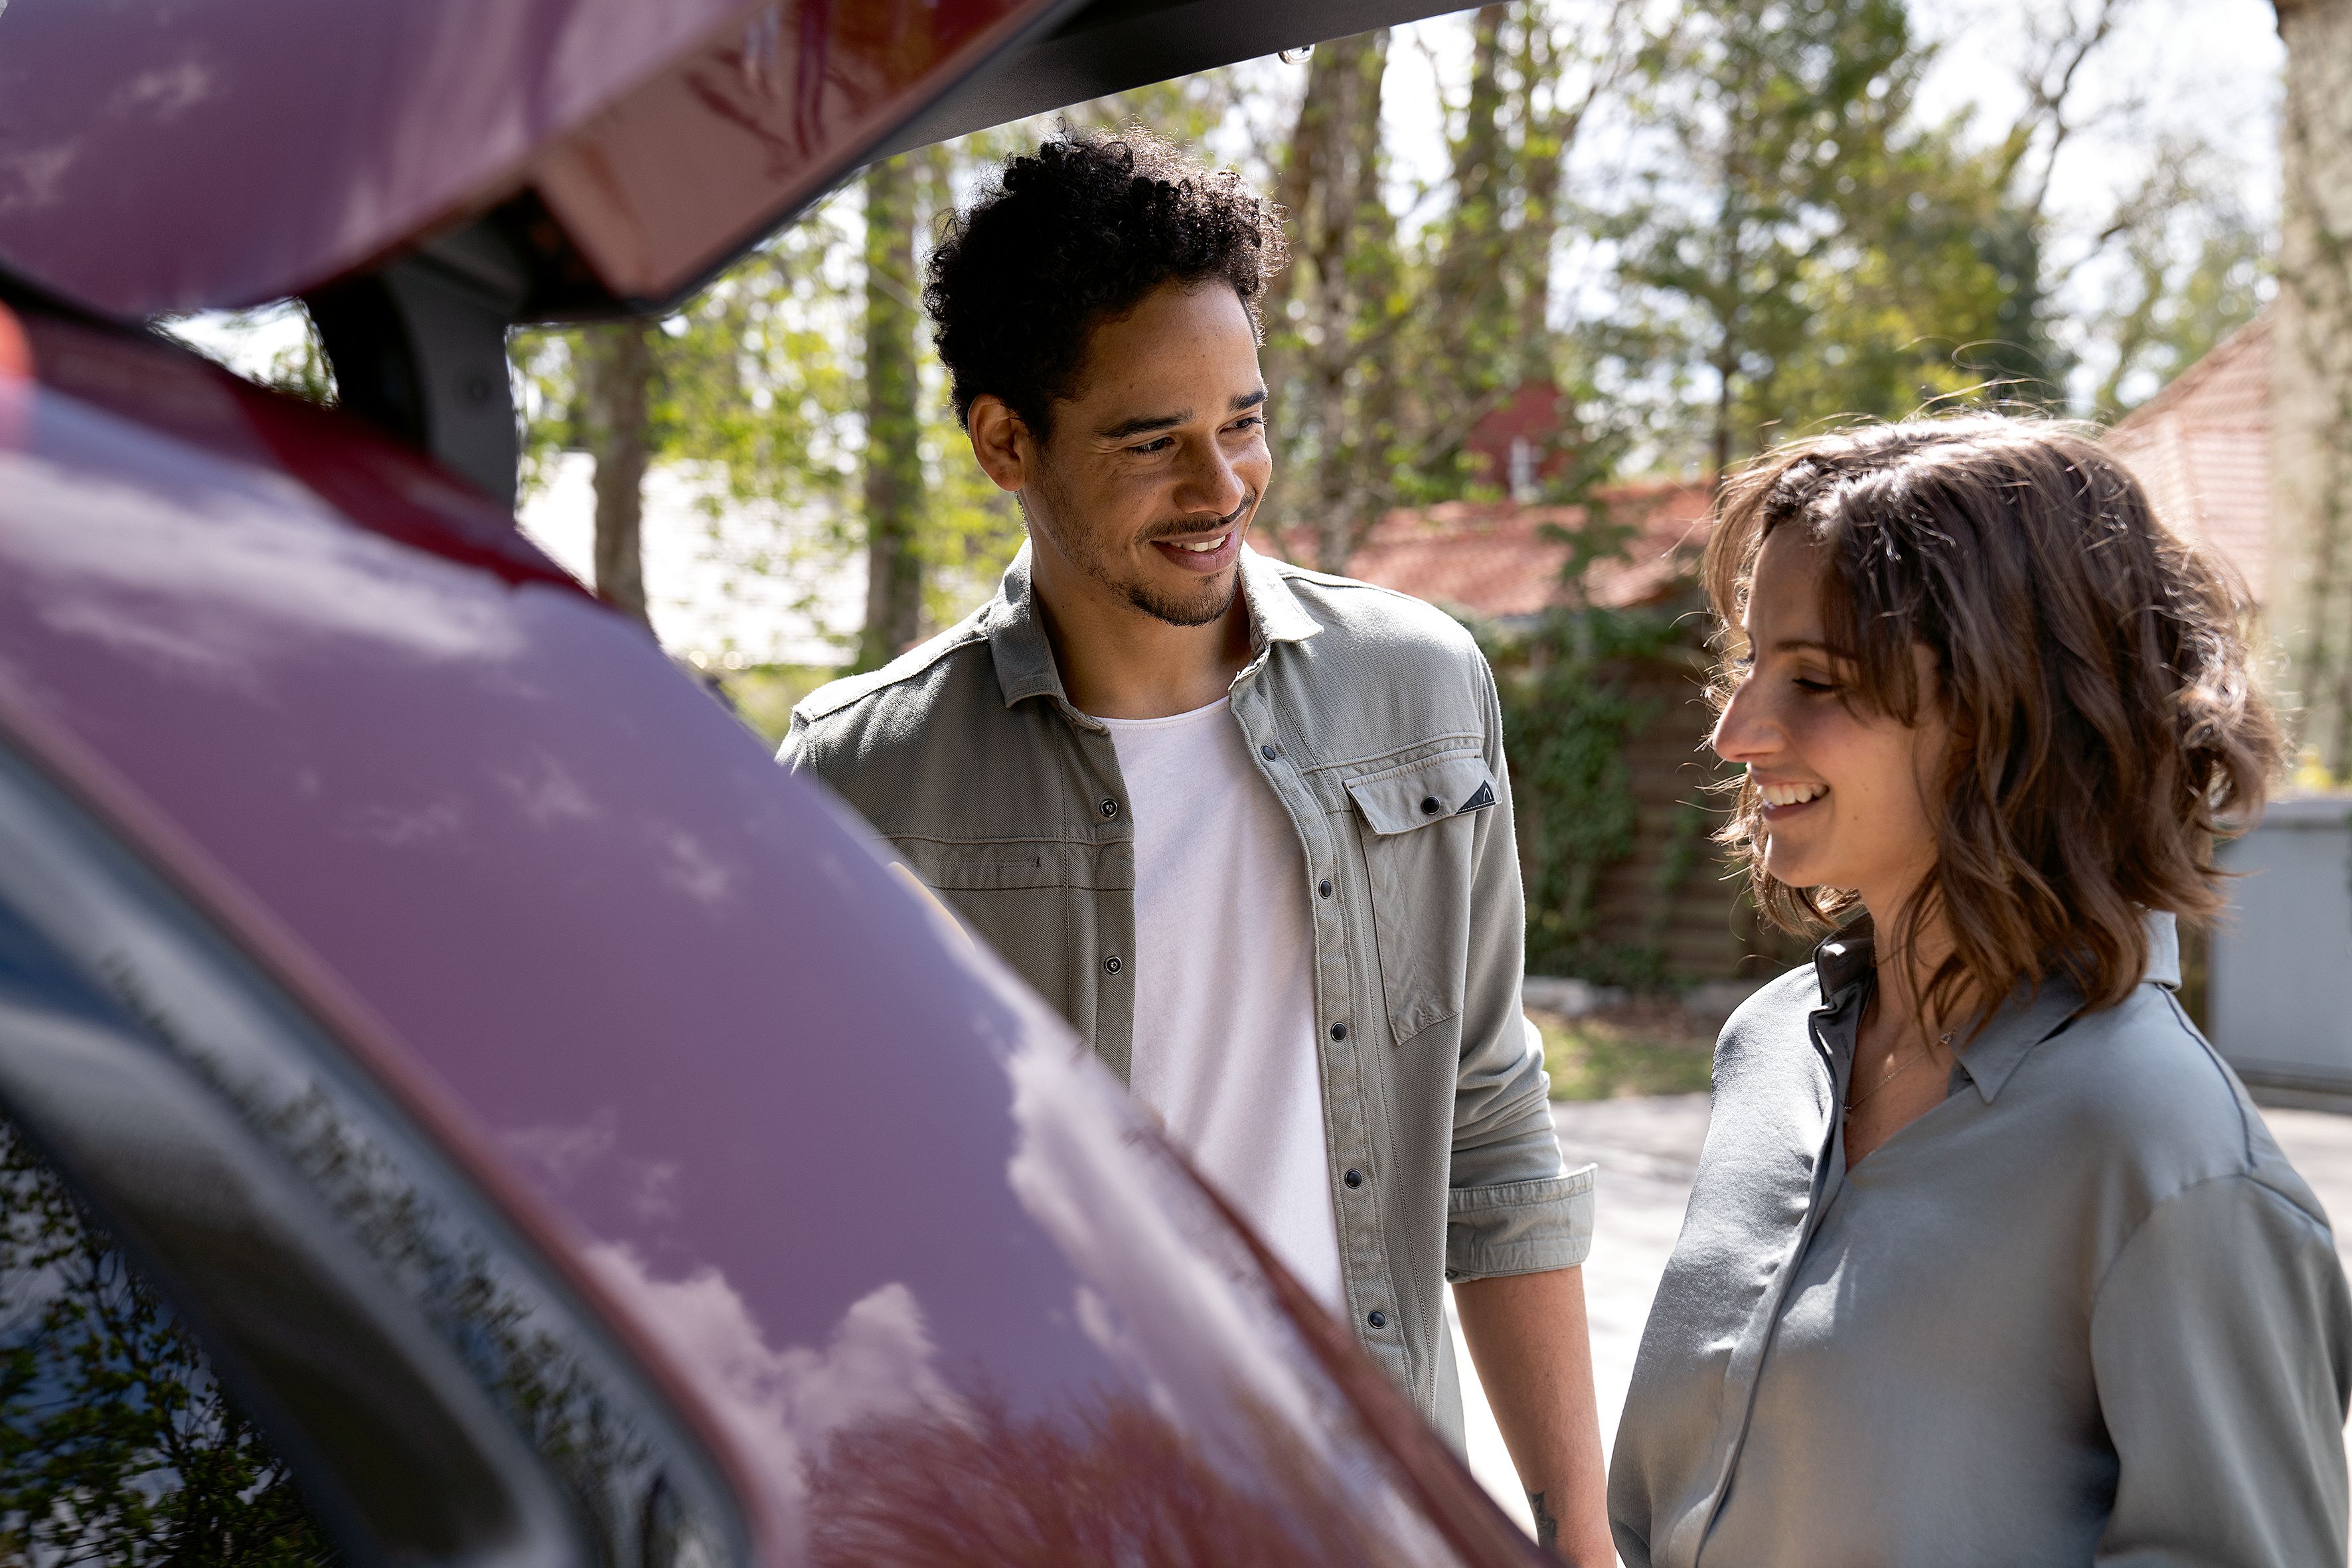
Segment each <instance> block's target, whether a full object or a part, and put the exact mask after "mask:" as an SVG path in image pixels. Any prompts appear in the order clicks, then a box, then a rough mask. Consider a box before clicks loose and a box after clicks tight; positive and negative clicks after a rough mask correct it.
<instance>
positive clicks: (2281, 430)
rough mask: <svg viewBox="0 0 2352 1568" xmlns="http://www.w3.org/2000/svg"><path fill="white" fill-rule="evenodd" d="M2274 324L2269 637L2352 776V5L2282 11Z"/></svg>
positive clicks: (2327, 750) (2322, 3)
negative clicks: (2283, 93) (2282, 108)
mask: <svg viewBox="0 0 2352 1568" xmlns="http://www.w3.org/2000/svg"><path fill="white" fill-rule="evenodd" d="M2278 16H2279V35H2280V37H2282V38H2283V39H2284V41H2285V44H2286V61H2287V63H2286V105H2285V113H2284V117H2283V119H2282V122H2281V129H2280V141H2281V145H2280V153H2281V158H2280V163H2281V173H2282V175H2283V179H2282V181H2281V191H2280V197H2281V200H2280V225H2279V228H2280V233H2279V258H2278V299H2277V302H2276V305H2275V306H2274V309H2275V310H2277V313H2278V314H2277V319H2276V321H2275V323H2274V324H2273V329H2272V336H2271V342H2272V344H2273V348H2272V354H2271V375H2272V385H2271V401H2272V430H2271V470H2272V489H2273V496H2272V524H2271V542H2270V559H2269V565H2268V575H2269V582H2268V583H2267V584H2254V585H2253V586H2254V588H2255V591H2256V592H2257V593H2258V594H2261V595H2263V610H2264V619H2265V620H2266V622H2267V623H2268V626H2267V630H2268V632H2269V634H2270V636H2271V637H2273V638H2274V639H2275V640H2276V643H2277V645H2278V646H2279V647H2280V648H2281V649H2283V650H2284V654H2285V656H2286V658H2285V669H2284V677H2285V679H2284V682H2283V685H2284V689H2283V690H2282V691H2280V693H2279V697H2280V700H2281V701H2282V704H2283V705H2284V706H2286V707H2288V708H2290V709H2293V708H2300V709H2301V710H2302V721H2301V726H2300V730H2301V740H2302V742H2303V743H2304V744H2305V746H2307V747H2310V748H2312V749H2314V750H2315V751H2316V752H2318V753H2319V756H2320V759H2321V760H2322V762H2324V763H2326V767H2327V770H2328V771H2329V772H2330V773H2334V774H2336V777H2338V778H2339V779H2340V778H2343V777H2344V776H2345V775H2346V774H2347V773H2352V592H2348V591H2347V590H2352V539H2347V531H2352V0H2279V5H2278Z"/></svg>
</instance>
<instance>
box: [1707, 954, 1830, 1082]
mask: <svg viewBox="0 0 2352 1568" xmlns="http://www.w3.org/2000/svg"><path fill="white" fill-rule="evenodd" d="M1822 1005H1824V999H1823V997H1822V981H1821V977H1820V975H1819V973H1817V972H1816V971H1815V969H1814V966H1813V965H1811V964H1810V963H1804V964H1799V965H1798V966H1797V967H1796V968H1794V969H1791V970H1790V971H1789V972H1788V973H1786V974H1782V975H1780V976H1778V977H1777V978H1775V979H1772V980H1769V981H1767V982H1766V983H1765V984H1762V985H1761V986H1759V987H1758V988H1757V989H1756V991H1755V992H1754V993H1753V994H1751V995H1749V996H1748V1000H1746V1001H1745V1002H1742V1003H1741V1004H1740V1005H1738V1008H1736V1009H1735V1010H1734V1011H1733V1013H1732V1015H1731V1016H1730V1017H1729V1018H1727V1019H1726V1020H1725V1021H1724V1026H1723V1029H1722V1032H1721V1033H1720V1034H1718V1035H1717V1037H1716V1041H1715V1081H1716V1086H1717V1089H1718V1090H1720V1089H1722V1087H1723V1086H1724V1084H1725V1082H1726V1080H1727V1079H1738V1078H1740V1077H1743V1076H1746V1075H1748V1074H1749V1073H1752V1072H1756V1071H1759V1070H1761V1071H1769V1070H1771V1069H1773V1068H1786V1067H1789V1066H1794V1065H1801V1066H1802V1067H1803V1068H1804V1069H1805V1070H1806V1071H1807V1072H1808V1073H1811V1071H1812V1070H1813V1068H1814V1067H1815V1065H1816V1063H1817V1060H1818V1058H1817V1057H1816V1054H1815V1052H1814V1049H1813V1037H1812V1016H1813V1015H1814V1014H1815V1013H1817V1012H1819V1011H1820V1010H1821V1009H1822Z"/></svg>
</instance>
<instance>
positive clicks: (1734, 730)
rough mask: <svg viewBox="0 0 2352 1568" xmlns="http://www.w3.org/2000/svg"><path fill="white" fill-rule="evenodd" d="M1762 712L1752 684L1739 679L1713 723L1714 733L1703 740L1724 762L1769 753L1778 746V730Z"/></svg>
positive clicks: (1750, 759)
mask: <svg viewBox="0 0 2352 1568" xmlns="http://www.w3.org/2000/svg"><path fill="white" fill-rule="evenodd" d="M1764 709H1765V704H1764V702H1763V700H1762V699H1761V697H1760V696H1759V694H1758V692H1757V690H1756V683H1755V682H1754V681H1752V680H1742V681H1741V682H1740V683H1739V684H1738V686H1735V687H1733V688H1732V690H1731V700H1730V701H1728V702H1727V703H1725V704H1724V707H1723V711H1722V713H1721V714H1720V715H1718V716H1717V719H1716V721H1715V733H1714V734H1712V735H1710V736H1708V737H1707V744H1709V745H1711V746H1713V747H1714V748H1715V754H1716V755H1717V756H1718V757H1721V758H1722V759H1723V760H1724V761H1725V762H1727V763H1754V762H1758V761H1760V760H1761V759H1763V758H1764V757H1766V756H1767V755H1769V754H1770V752H1772V750H1773V748H1774V747H1775V746H1777V745H1778V744H1779V743H1780V731H1779V729H1778V727H1777V726H1775V725H1774V724H1773V723H1772V722H1771V721H1770V716H1769V714H1768V713H1766V712H1765V711H1764Z"/></svg>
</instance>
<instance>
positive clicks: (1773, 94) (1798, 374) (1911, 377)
mask: <svg viewBox="0 0 2352 1568" xmlns="http://www.w3.org/2000/svg"><path fill="white" fill-rule="evenodd" d="M1927 58H1928V57H1927V51H1926V50H1925V49H1924V48H1922V47H1920V46H1919V45H1918V44H1917V43H1916V40H1915V39H1914V37H1913V36H1912V31H1911V24H1910V17H1909V15H1908V13H1907V11H1906V7H1905V6H1904V5H1901V4H1898V3H1896V0H1803V3H1790V4H1784V5H1770V6H1755V5H1745V4H1740V3H1738V0H1699V3H1694V4H1689V5H1684V6H1682V7H1680V8H1679V10H1678V12H1677V14H1676V15H1675V17H1674V18H1673V21H1672V23H1671V24H1670V25H1668V26H1664V27H1662V29H1661V31H1660V32H1659V34H1658V35H1657V36H1656V37H1655V38H1654V40H1653V41H1652V43H1651V45H1650V46H1649V47H1648V48H1647V49H1646V51H1645V52H1644V55H1643V72H1642V76H1641V87H1642V96H1641V98H1640V100H1639V107H1640V112H1641V114H1642V116H1643V120H1644V121H1647V122H1649V123H1651V124H1653V125H1654V126H1655V127H1656V128H1657V130H1658V131H1660V132H1663V134H1662V135H1660V136H1658V137H1657V138H1656V139H1655V141H1654V146H1655V148H1656V149H1657V151H1656V153H1655V154H1654V157H1653V159H1652V161H1651V162H1650V163H1648V165H1647V166H1646V167H1644V168H1643V170H1642V171H1641V178H1640V180H1639V181H1638V183H1637V184H1636V186H1635V193H1634V195H1633V198H1632V199H1631V200H1630V201H1628V202H1626V203H1625V204H1624V205H1622V206H1621V207H1620V208H1619V209H1618V210H1617V211H1616V212H1615V213H1613V214H1612V215H1610V216H1609V217H1608V218H1607V220H1606V232H1608V233H1610V234H1612V236H1613V237H1616V238H1617V240H1618V241H1619V243H1620V244H1621V246H1622V251H1621V258H1622V260H1621V266H1620V278H1621V281H1622V285H1623V287H1624V297H1623V310H1624V311H1625V314H1624V315H1623V316H1622V318H1621V320H1620V321H1619V322H1618V323H1617V327H1616V333H1615V335H1614V340H1613V341H1614V343H1615V345H1616V347H1617V350H1618V352H1619V353H1620V354H1621V355H1622V356H1623V357H1625V358H1627V359H1628V360H1629V361H1631V362H1633V363H1634V364H1635V365H1637V366H1638V367H1639V368H1640V369H1641V370H1643V371H1644V372H1646V373H1648V374H1650V375H1652V376H1653V378H1655V376H1656V373H1657V371H1658V369H1659V367H1660V366H1661V365H1664V366H1669V367H1672V371H1671V374H1670V375H1669V376H1668V377H1667V378H1666V379H1665V382H1664V384H1665V385H1667V386H1668V387H1670V388H1671V389H1673V395H1674V396H1675V397H1676V398H1677V399H1683V400H1695V399H1696V398H1699V397H1702V396H1705V397H1708V398H1711V400H1712V402H1713V404H1714V406H1713V409H1712V411H1711V412H1712V419H1711V420H1710V421H1709V424H1710V426H1711V429H1710V430H1709V433H1708V437H1707V440H1706V458H1705V461H1706V467H1707V468H1710V469H1712V470H1720V469H1723V468H1727V467H1728V466H1729V465H1730V464H1732V463H1733V462H1735V461H1737V460H1738V458H1742V457H1745V456H1747V455H1748V453H1750V452H1752V451H1755V450H1757V449H1759V447H1762V446H1763V445H1765V444H1767V443H1768V442H1769V440H1772V439H1776V438H1778V437H1780V436H1781V435H1783V434H1788V433H1793V432H1797V431H1801V430H1803V429H1805V428H1807V427H1808V426H1814V425H1818V424H1820V423H1821V422H1822V421H1825V420H1829V419H1832V418H1835V417H1839V416H1853V415H1866V416H1879V417H1900V416H1904V415H1906V414H1910V413H1913V412H1915V411H1916V410H1917V409H1919V408H1920V407H1922V406H1924V405H1930V404H1934V403H1937V402H1941V401H1946V400H1948V399H1950V398H1953V397H1955V396H1959V395H1971V394H1976V393H1979V392H1981V391H1990V392H1991V393H1992V395H2012V396H2013V395H2016V393H2017V392H2018V391H2019V390H2020V388H2022V389H2023V390H2025V391H2026V392H2027V394H2028V395H2041V393H2042V391H2043V389H2044V383H2045V379H2046V377H2047V376H2048V374H2049V370H2048V362H2049V358H2050V356H2049V354H2048V353H2047V342H2046V337H2045V335H2044V334H2043V333H2042V328H2041V322H2040V321H2039V320H2038V315H2037V310H2036V300H2037V294H2036V286H2037V284H2038V281H2039V267H2038V252H2036V251H2035V249H2034V243H2035V238H2036V237H2035V236H2034V235H2033V234H2032V232H2031V227H2030V226H2025V225H2021V224H2020V223H2018V222H2017V221H2015V220H2014V217H2013V215H2012V214H2011V212H2010V210H2009V207H2008V204H2007V198H2006V196H2005V195H2004V190H2003V185H2004V182H2005V181H2006V180H2007V178H2008V175H2009V165H2008V163H2006V162H2004V160H2003V159H2002V158H2001V156H2000V154H1999V153H1998V151H1994V152H1980V153H1971V152H1969V151H1968V150H1966V148H1965V145H1964V142H1963V137H1962V131H1963V129H1964V126H1963V123H1961V122H1955V123H1952V124H1947V125H1923V124H1921V123H1919V122H1918V121H1916V117H1915V115H1914V113H1913V110H1912V99H1913V95H1914V92H1915V90H1916V87H1917V84H1918V81H1919V78H1920V75H1921V73H1922V71H1923V70H1924V68H1925V67H1926V64H1927Z"/></svg>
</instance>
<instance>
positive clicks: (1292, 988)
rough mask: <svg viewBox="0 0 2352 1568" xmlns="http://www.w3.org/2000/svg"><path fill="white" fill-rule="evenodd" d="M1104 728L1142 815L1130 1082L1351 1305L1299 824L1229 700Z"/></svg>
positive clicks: (1267, 1234)
mask: <svg viewBox="0 0 2352 1568" xmlns="http://www.w3.org/2000/svg"><path fill="white" fill-rule="evenodd" d="M1102 722H1104V723H1105V724H1108V726H1109V727H1110V732H1111V739H1112V741H1113V742H1115V743H1116V744H1117V746H1118V768H1119V772H1120V773H1122V774H1123V775H1125V777H1126V780H1127V793H1128V802H1129V817H1130V819H1131V820H1132V821H1133V822H1134V824H1135V943H1136V952H1135V1048H1134V1054H1133V1058H1132V1063H1131V1066H1130V1068H1129V1075H1128V1079H1129V1088H1130V1089H1131V1090H1132V1091H1133V1093H1134V1095H1135V1096H1136V1098H1137V1099H1139V1100H1142V1101H1143V1102H1144V1103H1145V1104H1146V1105H1149V1106H1150V1107H1151V1109H1152V1110H1154V1111H1156V1112H1158V1113H1159V1116H1160V1121H1162V1122H1163V1123H1165V1124H1166V1126H1167V1129H1168V1131H1169V1134H1170V1136H1171V1138H1173V1140H1174V1141H1175V1142H1176V1145H1177V1147H1179V1148H1181V1149H1182V1150H1183V1151H1184V1152H1185V1153H1187V1154H1189V1155H1190V1156H1191V1157H1192V1163H1194V1164H1195V1165H1197V1166H1198V1167H1199V1168H1200V1171H1201V1173H1202V1175H1203V1176H1205V1177H1207V1178H1208V1180H1209V1182H1210V1183H1211V1184H1213V1185H1214V1186H1215V1187H1216V1189H1217V1191H1218V1193H1219V1194H1221V1195H1222V1196H1223V1198H1224V1200H1225V1201H1226V1202H1227V1203H1229V1204H1231V1205H1233V1206H1234V1208H1235V1209H1237V1210H1238V1211H1240V1213H1241V1214H1242V1215H1243V1216H1244V1218H1246V1219H1247V1220H1248V1221H1249V1222H1250V1224H1251V1225H1252V1226H1255V1228H1256V1230H1257V1233H1258V1235H1259V1237H1261V1238H1262V1239H1264V1241H1265V1244H1266V1245H1267V1246H1268V1247H1272V1248H1273V1249H1274V1253H1275V1255H1276V1257H1278V1258H1281V1259H1282V1260H1283V1262H1284V1263H1286V1264H1287V1265H1288V1266H1289V1268H1290V1270H1291V1272H1292V1273H1294V1274H1296V1275H1297V1276H1298V1279H1299V1281H1300V1283H1302V1284H1304V1285H1305V1286H1306V1287H1307V1289H1308V1290H1309V1291H1311V1292H1313V1293H1314V1295H1315V1296H1316V1297H1318V1299H1320V1300H1324V1301H1327V1302H1328V1303H1330V1304H1331V1305H1332V1306H1333V1307H1334V1308H1342V1309H1343V1308H1344V1306H1345V1300H1344V1297H1343V1295H1342V1289H1341V1285H1340V1276H1339V1223H1338V1219H1337V1217H1336V1215H1334V1213H1333V1211H1332V1206H1331V1173H1330V1157H1329V1155H1328V1153H1327V1152H1326V1144H1325V1142H1324V1135H1323V1075H1322V1071H1321V1068H1320V1066H1319V1064H1318V1058H1317V1054H1316V1053H1317V1040H1316V1034H1315V938H1314V930H1313V924H1312V920H1311V916H1310V914H1309V912H1308V910H1307V868H1306V862H1305V857H1304V855H1303V854H1302V852H1301V851H1300V849H1299V847H1298V835H1297V830H1296V829H1294V828H1293V827H1292V826H1291V824H1290V818H1289V816H1287V815H1286V813H1285V812H1284V811H1283V808H1282V803H1281V801H1279V800H1278V799H1276V796H1275V794H1274V791H1273V789H1272V788H1271V787H1270V786H1269V785H1268V784H1266V782H1265V779H1263V778H1261V777H1260V776H1259V774H1258V772H1257V769H1256V767H1255V765H1254V764H1253V763H1252V761H1251V758H1250V752H1249V744H1248V742H1247V741H1246V740H1245V739H1244V736H1243V734H1242V731H1241V726H1240V725H1238V724H1236V723H1235V722H1234V720H1233V717H1232V715H1231V714H1230V713H1228V712H1227V711H1226V704H1225V703H1224V702H1223V700H1220V701H1217V702H1215V703H1213V704H1212V705H1211V706H1209V707H1206V708H1201V709H1196V710H1193V711H1192V712H1190V713H1180V714H1177V715H1176V716H1175V717H1173V718H1169V719H1106V720H1104V721H1102Z"/></svg>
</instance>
